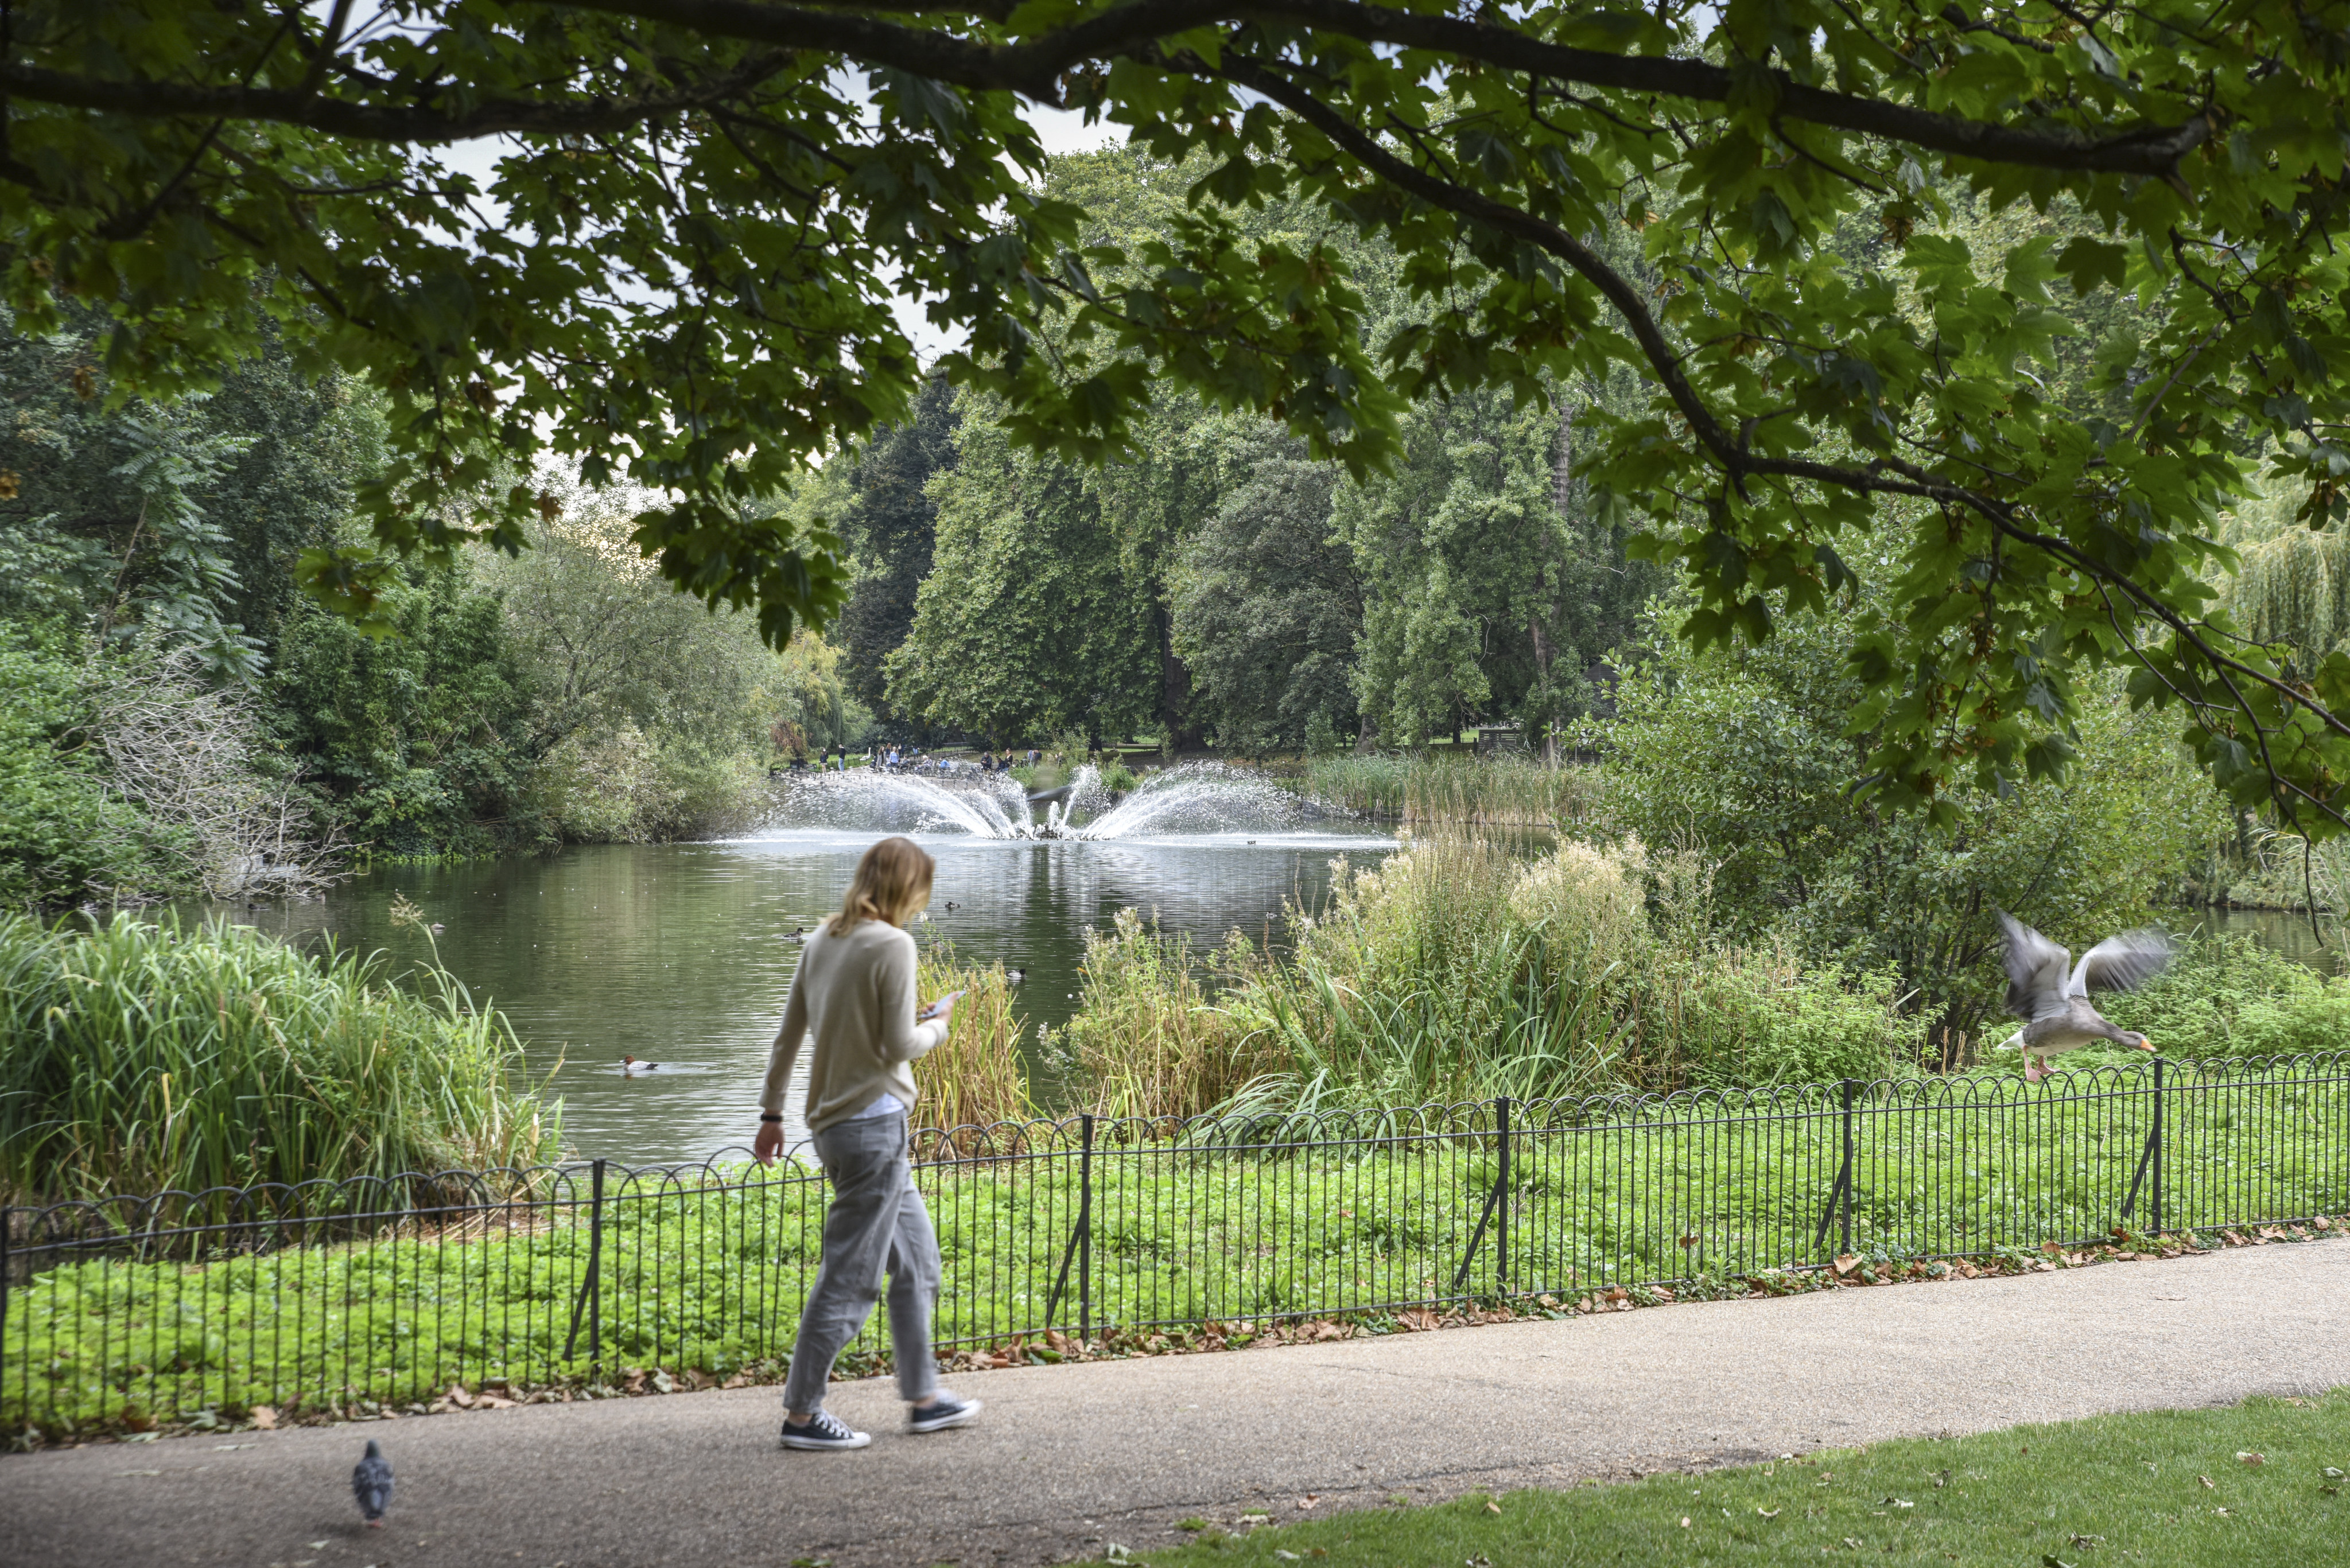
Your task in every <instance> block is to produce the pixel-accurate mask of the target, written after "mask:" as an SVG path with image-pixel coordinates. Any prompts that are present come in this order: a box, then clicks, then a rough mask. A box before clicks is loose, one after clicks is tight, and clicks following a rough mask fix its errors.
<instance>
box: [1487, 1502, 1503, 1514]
mask: <svg viewBox="0 0 2350 1568" xmlns="http://www.w3.org/2000/svg"><path fill="white" fill-rule="evenodd" d="M1485 1511H1486V1512H1487V1513H1499V1512H1501V1511H1502V1505H1501V1504H1500V1503H1498V1502H1489V1503H1487V1504H1486V1505H1485Z"/></svg>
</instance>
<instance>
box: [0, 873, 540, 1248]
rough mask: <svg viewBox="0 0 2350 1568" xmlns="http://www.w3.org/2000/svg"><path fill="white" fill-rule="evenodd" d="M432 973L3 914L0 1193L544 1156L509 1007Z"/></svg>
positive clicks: (246, 940)
mask: <svg viewBox="0 0 2350 1568" xmlns="http://www.w3.org/2000/svg"><path fill="white" fill-rule="evenodd" d="M425 979H426V981H427V986H426V994H424V995H422V996H418V995H414V994H411V992H407V991H403V990H401V989H400V988H399V987H397V986H395V985H393V984H392V983H390V980H389V979H388V978H387V977H386V976H385V974H384V972H383V971H382V968H381V965H380V963H379V962H378V961H375V960H372V959H369V960H362V959H360V958H358V957H356V956H354V955H352V954H348V953H338V952H334V951H331V950H330V951H328V952H327V953H325V954H323V955H322V956H319V957H315V958H314V957H311V956H310V955H308V954H306V953H303V952H300V951H298V950H296V949H293V948H290V947H288V946H286V944H284V943H283V942H279V941H276V940H271V939H269V938H267V937H265V936H262V935H261V934H259V933H258V932H255V931H253V930H250V929H244V928H240V927H233V926H205V927H202V928H200V929H193V930H186V929H182V928H180V927H179V926H178V925H176V924H168V923H167V924H163V925H154V924H149V923H146V922H142V921H139V920H135V919H131V918H130V916H128V915H117V916H116V917H115V918H114V919H113V920H112V921H111V922H110V923H109V924H107V925H105V926H102V927H99V928H98V929H95V930H88V931H81V930H76V929H72V928H70V927H69V926H67V925H63V924H60V925H57V926H45V925H43V924H41V923H39V922H37V921H35V920H32V919H26V918H24V917H21V916H7V917H0V1200H6V1201H11V1202H19V1201H38V1200H55V1199H68V1198H88V1197H95V1196H98V1195H100V1194H104V1193H113V1192H153V1191H159V1190H162V1189H180V1190H185V1191H193V1190H200V1189H205V1188H210V1187H228V1186H239V1187H241V1186H250V1185H253V1184H255V1183H258V1182H295V1181H305V1180H309V1179H314V1178H320V1177H326V1178H347V1177H352V1176H368V1175H374V1176H390V1175H394V1174H396V1173H399V1172H401V1171H411V1170H418V1171H434V1170H443V1169H458V1168H483V1167H490V1166H502V1165H525V1164H532V1163H536V1162H538V1161H541V1160H544V1159H549V1158H554V1157H555V1156H556V1154H557V1153H558V1151H559V1147H560V1143H561V1130H562V1127H561V1104H560V1102H559V1101H550V1100H548V1099H546V1098H545V1097H544V1096H542V1095H541V1094H538V1093H534V1092H531V1091H529V1090H528V1089H526V1088H525V1087H522V1086H520V1085H519V1073H520V1070H521V1066H522V1046H521V1043H520V1042H519V1041H517V1040H516V1039H515V1034H514V1031H513V1029H512V1028H511V1026H509V1025H508V1023H506V1020H505V1018H504V1015H503V1014H501V1013H499V1012H497V1011H496V1010H495V1009H494V1008H488V1007H477V1006H476V1005H474V1003H473V999H472V997H471V996H469V995H468V994H467V993H466V992H465V990H464V988H463V986H462V985H460V984H459V983H458V982H457V981H455V980H454V979H452V978H451V977H450V976H449V974H448V973H447V971H442V970H438V969H432V970H428V971H426V974H425Z"/></svg>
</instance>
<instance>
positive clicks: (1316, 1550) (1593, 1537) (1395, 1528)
mask: <svg viewBox="0 0 2350 1568" xmlns="http://www.w3.org/2000/svg"><path fill="white" fill-rule="evenodd" d="M2247 1455H2249V1456H2257V1462H2255V1461H2254V1460H2253V1459H2247V1458H2244V1457H2242V1456H2247ZM2345 1470H2350V1389H2337V1390H2336V1391H2335V1392H2334V1393H2333V1394H2332V1395H2330V1396H2328V1397H2325V1398H2324V1399H2312V1400H2299V1401H2295V1400H2289V1399H2253V1400H2251V1401H2248V1402H2247V1403H2245V1404H2243V1405H2241V1406H2238V1407H2233V1408H2230V1409H2223V1410H2160V1411H2155V1412H2152V1413H2150V1414H2145V1415H2135V1416H2103V1417H2095V1418H2093V1419H2090V1420H2085V1421H2068V1422H2064V1423H2060V1424H2057V1425H2053V1426H2044V1427H2015V1428H2009V1429H2007V1430H2005V1431H2000V1432H1991V1433H1987V1434H1985V1435H1983V1436H1981V1437H1973V1438H1913V1439H1909V1440H1907V1441H1902V1442H1894V1443H1881V1444H1878V1445H1877V1446H1875V1447H1873V1448H1866V1449H1821V1450H1818V1451H1816V1452H1814V1453H1811V1454H1808V1455H1805V1456H1804V1457H1803V1458H1801V1459H1794V1460H1782V1461H1780V1462H1778V1463H1775V1464H1764V1465H1754V1466H1750V1467H1746V1468H1743V1469H1725V1470H1715V1471H1712V1472H1711V1473H1710V1474H1705V1475H1695V1476H1690V1475H1654V1476H1650V1477H1648V1478H1647V1479H1646V1480H1639V1481H1634V1482H1628V1483H1622V1484H1611V1485H1598V1486H1586V1487H1583V1488H1579V1489H1577V1490H1571V1491H1521V1492H1512V1493H1509V1494H1507V1495H1505V1496H1503V1497H1500V1498H1487V1497H1484V1496H1482V1495H1471V1496H1469V1497H1466V1498H1462V1499H1460V1500H1457V1501H1451V1502H1446V1503H1440V1504H1437V1505H1434V1506H1430V1507H1414V1506H1411V1505H1409V1503H1394V1504H1391V1505H1390V1506H1388V1507H1385V1508H1381V1509H1378V1510H1375V1511H1358V1512H1354V1513H1342V1514H1336V1515H1334V1516H1332V1517H1330V1518H1326V1519H1318V1520H1315V1521H1311V1522H1307V1523H1300V1524H1289V1525H1281V1526H1278V1527H1275V1526H1270V1525H1268V1526H1260V1527H1255V1528H1250V1527H1247V1526H1243V1525H1239V1524H1238V1521H1237V1516H1235V1517H1234V1518H1232V1519H1226V1520H1223V1521H1207V1520H1200V1521H1192V1522H1193V1523H1196V1524H1197V1525H1198V1526H1199V1527H1200V1528H1199V1530H1198V1533H1197V1538H1196V1540H1195V1541H1194V1542H1193V1543H1192V1544H1191V1545H1189V1546H1183V1547H1170V1548H1168V1549H1165V1550H1159V1551H1150V1552H1137V1553H1134V1554H1132V1555H1131V1556H1130V1557H1129V1558H1128V1561H1129V1562H1134V1561H1147V1562H1149V1563H1150V1564H1151V1565H1152V1568H1211V1565H1212V1568H1237V1565H1239V1564H1243V1563H1264V1564H1267V1565H1268V1568H1276V1565H1278V1564H1280V1563H1287V1562H1290V1561H1293V1560H1295V1561H1297V1562H1300V1563H1313V1564H1315V1565H1316V1568H1357V1565H1358V1564H1359V1565H1361V1568H1416V1565H1423V1564H1424V1565H1425V1568H1461V1565H1463V1564H1467V1565H1469V1568H1488V1565H1490V1568H1515V1565H1517V1564H1521V1563H1523V1564H1529V1565H1531V1564H1540V1565H1541V1568H1562V1565H1566V1568H1579V1565H1581V1564H1586V1563H1640V1564H1649V1563H1817V1562H1819V1561H1820V1560H1821V1559H1822V1558H1823V1557H1826V1558H1830V1559H1838V1558H1851V1559H1853V1560H1855V1561H1863V1560H1865V1561H1868V1562H1894V1563H1984V1564H2021V1565H2028V1568H2044V1565H2045V1564H2048V1563H2069V1564H2073V1565H2074V1568H2091V1565H2092V1564H2101V1563H2162V1564H2165V1565H2167V1568H2193V1565H2196V1564H2206V1563H2208V1564H2210V1565H2211V1568H2255V1565H2265V1564H2277V1565H2281V1568H2282V1565H2286V1564H2292V1565H2301V1564H2320V1563H2350V1498H2345V1496H2344V1495H2343V1488H2344V1486H2345V1484H2350V1483H2345V1479H2344V1474H2343V1472H2344V1471H2345ZM1400 1495H1401V1494H1399V1496H1400ZM1219 1524H1221V1525H1222V1527H1223V1528H1219Z"/></svg>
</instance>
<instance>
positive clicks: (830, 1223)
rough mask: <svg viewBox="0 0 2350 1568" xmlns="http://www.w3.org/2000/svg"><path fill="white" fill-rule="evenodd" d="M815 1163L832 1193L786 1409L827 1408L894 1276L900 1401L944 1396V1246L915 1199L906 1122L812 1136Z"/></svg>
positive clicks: (892, 1118) (840, 1127) (872, 1119)
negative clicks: (847, 1354)
mask: <svg viewBox="0 0 2350 1568" xmlns="http://www.w3.org/2000/svg"><path fill="white" fill-rule="evenodd" d="M815 1142H816V1158H818V1159H820V1160H822V1161H823V1162H824V1174H825V1178H826V1179H827V1180H828V1181H830V1182H831V1183H832V1206H831V1207H830V1208H829V1209H827V1210H825V1215H824V1262H822V1264H820V1265H819V1266H818V1267H817V1269H816V1284H815V1286H814V1287H813V1288H812V1289H810V1290H809V1292H808V1299H807V1305H806V1307H804V1308H802V1309H801V1312H800V1328H799V1337H798V1339H797V1340H796V1341H795V1343H794V1344H793V1345H792V1368H791V1372H790V1375H789V1376H786V1377H785V1380H784V1408H785V1409H786V1410H797V1411H815V1410H819V1409H822V1408H823V1407H824V1390H825V1385H826V1384H827V1382H829V1381H830V1379H831V1376H832V1363H833V1358H834V1357H835V1356H837V1355H839V1354H840V1351H841V1347H842V1346H843V1345H847V1343H848V1342H849V1341H850V1340H852V1339H855V1338H856V1337H857V1334H858V1330H860V1329H862V1328H863V1327H864V1326H865V1320H866V1319H867V1318H868V1317H869V1316H871V1315H872V1313H873V1303H874V1302H875V1301H877V1300H879V1297H880V1295H881V1276H882V1275H883V1274H884V1273H887V1274H888V1275H889V1345H890V1349H891V1351H892V1352H893V1354H894V1355H895V1356H896V1359H897V1363H898V1392H899V1394H901V1395H903V1396H904V1397H906V1398H908V1399H910V1400H922V1399H927V1398H929V1397H931V1395H932V1394H934V1393H936V1392H937V1391H938V1386H939V1369H938V1363H937V1361H936V1360H935V1359H934V1358H933V1357H932V1355H931V1306H932V1305H933V1304H934V1303H936V1302H937V1301H938V1299H939V1239H938V1234H937V1232H935V1231H932V1230H931V1213H930V1210H927V1209H925V1208H923V1207H922V1195H921V1194H920V1192H918V1191H916V1190H915V1189H914V1172H913V1162H912V1160H911V1159H910V1158H909V1157H908V1153H907V1148H906V1116H905V1113H904V1112H902V1111H898V1112H892V1113H891V1114H890V1115H889V1116H865V1117H861V1118H859V1119H858V1120H856V1121H849V1122H840V1123H837V1124H836V1125H834V1126H832V1127H827V1128H826V1129H825V1130H824V1131H822V1132H820V1133H818V1134H816V1139H815Z"/></svg>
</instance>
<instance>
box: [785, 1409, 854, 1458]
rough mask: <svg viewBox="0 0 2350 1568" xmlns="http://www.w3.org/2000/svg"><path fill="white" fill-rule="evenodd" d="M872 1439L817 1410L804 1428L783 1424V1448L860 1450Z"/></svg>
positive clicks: (787, 1423) (838, 1418)
mask: <svg viewBox="0 0 2350 1568" xmlns="http://www.w3.org/2000/svg"><path fill="white" fill-rule="evenodd" d="M872 1440H873V1439H872V1438H871V1437H870V1436H868V1434H866V1433H864V1432H858V1431H852V1430H851V1429H850V1428H848V1427H847V1426H846V1425H844V1424H843V1423H842V1421H841V1419H840V1417H837V1416H836V1415H834V1414H833V1413H832V1412H831V1411H829V1410H818V1411H817V1412H816V1415H815V1417H813V1418H812V1419H810V1420H809V1422H808V1424H807V1425H806V1426H805V1427H795V1426H793V1425H792V1424H791V1423H790V1422H789V1421H785V1423H784V1447H785V1448H787V1449H809V1450H810V1451H816V1450H818V1449H861V1448H863V1447H864V1446H865V1445H866V1444H868V1443H869V1442H871V1441H872Z"/></svg>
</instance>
